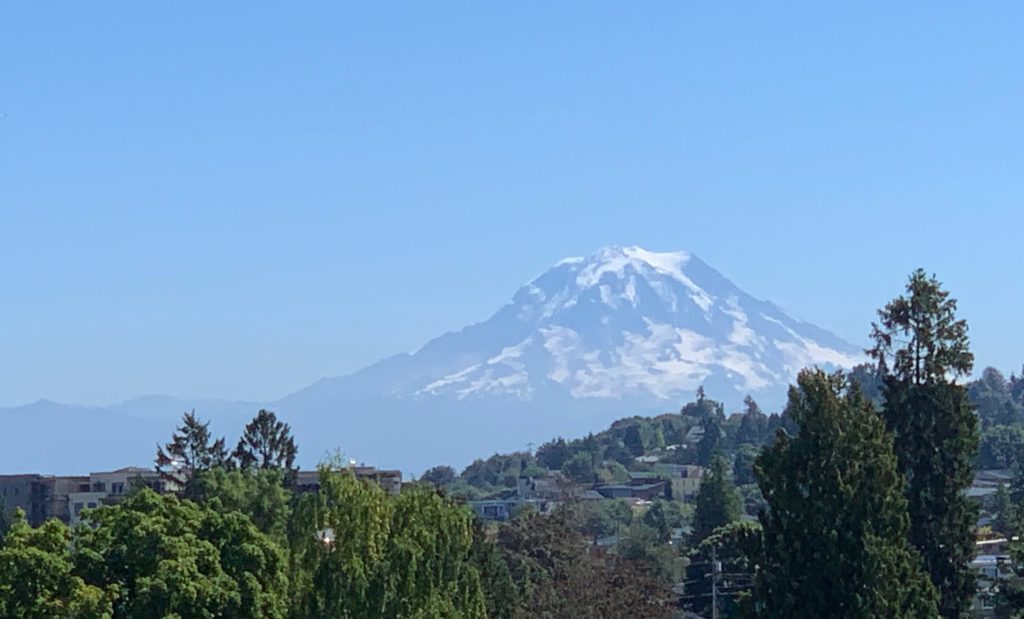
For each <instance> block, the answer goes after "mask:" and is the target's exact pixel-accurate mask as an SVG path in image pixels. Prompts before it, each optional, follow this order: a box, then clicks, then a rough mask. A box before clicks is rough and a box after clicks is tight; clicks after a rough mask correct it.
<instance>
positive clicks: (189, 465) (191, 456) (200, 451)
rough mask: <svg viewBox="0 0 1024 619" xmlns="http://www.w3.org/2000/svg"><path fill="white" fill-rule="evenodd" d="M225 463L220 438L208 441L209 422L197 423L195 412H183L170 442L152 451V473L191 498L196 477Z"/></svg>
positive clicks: (224, 449) (226, 454)
mask: <svg viewBox="0 0 1024 619" xmlns="http://www.w3.org/2000/svg"><path fill="white" fill-rule="evenodd" d="M211 441H212V442H211ZM228 463H229V458H228V453H227V448H226V447H225V446H224V439H223V438H219V439H217V440H212V437H211V435H210V422H209V421H207V422H206V423H203V422H201V421H200V420H199V418H198V417H196V412H195V411H192V412H189V413H185V414H184V415H183V416H182V424H181V425H180V426H178V428H177V430H176V431H175V432H174V434H173V435H172V436H171V442H170V443H167V444H166V445H164V446H163V447H157V450H156V470H157V471H159V472H160V475H161V476H162V477H163V478H164V480H165V481H166V482H167V483H168V485H169V486H170V487H171V489H172V490H176V491H178V492H180V493H182V495H183V496H186V497H190V496H193V493H194V489H193V487H192V485H193V484H192V483H191V482H192V480H193V479H194V478H195V476H196V475H198V474H200V473H202V472H203V471H207V470H210V469H212V468H215V467H220V466H225V465H227V464H228Z"/></svg>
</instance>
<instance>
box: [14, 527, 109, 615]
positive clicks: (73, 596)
mask: <svg viewBox="0 0 1024 619" xmlns="http://www.w3.org/2000/svg"><path fill="white" fill-rule="evenodd" d="M70 541H71V537H70V533H69V531H68V529H67V527H65V526H64V525H63V524H61V523H60V522H58V521H57V520H49V521H47V522H46V523H45V524H43V525H42V526H40V527H39V528H37V529H33V528H31V527H30V526H29V525H28V523H26V522H25V514H24V512H22V511H21V510H17V512H16V513H15V517H14V519H13V522H12V524H11V527H10V531H9V533H8V535H7V537H6V538H5V540H4V544H3V546H0V617H9V618H11V619H67V618H72V619H86V618H90V619H91V618H97V619H98V618H100V617H104V616H110V612H111V606H110V599H109V596H108V595H107V592H105V591H103V590H102V589H100V588H98V587H94V586H91V585H88V584H86V583H85V581H84V580H83V579H82V578H80V577H79V576H76V575H75V574H74V573H73V569H74V566H73V563H72V559H71V555H70V553H69V547H70Z"/></svg>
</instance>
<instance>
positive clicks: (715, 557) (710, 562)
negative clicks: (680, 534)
mask: <svg viewBox="0 0 1024 619" xmlns="http://www.w3.org/2000/svg"><path fill="white" fill-rule="evenodd" d="M760 548H761V526H760V525H759V524H758V523H756V522H734V523H732V524H728V525H726V526H724V527H720V528H718V529H716V530H715V531H714V532H713V533H712V534H711V535H709V536H708V537H707V538H706V539H705V540H704V541H702V542H701V543H700V544H699V545H698V546H697V547H696V548H694V549H693V551H692V552H690V563H689V565H688V566H687V568H686V583H685V588H684V592H683V596H682V606H683V608H685V609H686V610H689V611H691V612H694V613H697V614H698V615H700V616H702V617H711V616H712V614H713V613H712V608H711V605H712V595H711V586H712V578H713V577H715V576H714V574H713V568H714V563H715V562H717V563H718V564H719V565H720V566H721V569H720V571H719V573H718V575H717V582H716V590H717V594H718V595H717V598H718V616H719V617H723V618H729V619H732V618H739V617H748V616H753V613H752V612H751V607H752V604H751V600H750V596H751V591H752V588H753V584H754V570H755V565H756V564H757V562H758V561H759V557H760V555H761V552H760Z"/></svg>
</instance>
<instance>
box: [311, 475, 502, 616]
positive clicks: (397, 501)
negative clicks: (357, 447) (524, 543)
mask: <svg viewBox="0 0 1024 619" xmlns="http://www.w3.org/2000/svg"><path fill="white" fill-rule="evenodd" d="M473 544H474V533H473V520H472V515H471V514H470V513H469V511H468V510H465V509H464V508H461V507H458V506H457V505H455V504H453V503H451V502H450V501H448V500H447V499H444V498H442V497H441V496H439V495H438V494H437V493H436V492H435V491H433V490H431V489H429V488H425V487H419V488H411V489H408V490H404V491H403V492H402V493H401V494H399V495H397V496H391V495H388V494H387V493H386V492H384V491H383V490H382V489H381V488H380V487H379V486H377V485H375V484H370V483H366V482H362V481H359V480H357V479H356V478H355V477H354V476H353V475H352V473H351V472H349V471H347V470H344V469H341V470H338V469H335V468H332V467H330V466H322V467H321V468H320V489H319V491H318V492H317V493H315V494H311V495H307V496H305V497H303V500H302V501H301V502H300V504H299V506H298V508H297V512H296V526H295V537H294V539H293V545H292V563H293V568H292V573H293V574H295V575H296V576H295V580H294V582H293V592H294V594H293V599H292V612H293V615H295V616H297V617H343V618H352V619H362V618H365V619H371V618H376V617H422V618H424V619H426V618H437V619H443V618H448V617H450V618H453V619H459V618H466V619H469V618H478V617H479V618H482V617H484V616H485V613H486V601H485V596H484V592H483V590H482V587H481V579H480V578H481V577H480V573H479V570H478V569H477V567H476V566H475V564H474V563H473V562H472V560H471V559H472V558H473V556H474V555H473V553H474V550H473V548H474V546H473Z"/></svg>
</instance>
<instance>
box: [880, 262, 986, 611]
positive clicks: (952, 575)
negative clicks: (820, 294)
mask: <svg viewBox="0 0 1024 619" xmlns="http://www.w3.org/2000/svg"><path fill="white" fill-rule="evenodd" d="M878 316H879V322H878V323H876V324H874V325H873V330H872V339H874V341H875V346H874V348H872V349H870V350H869V351H867V352H868V354H870V355H871V356H872V357H874V359H875V360H876V361H877V362H878V367H879V370H880V371H881V372H882V373H883V374H884V381H885V386H884V387H883V390H882V393H883V397H884V400H885V402H884V405H883V407H882V415H883V417H884V418H885V422H886V425H887V426H888V428H889V430H890V431H891V432H892V434H893V436H894V441H895V443H894V444H895V451H896V456H897V458H898V459H899V466H900V471H901V472H902V473H903V474H904V475H905V476H906V479H907V485H906V496H907V503H908V508H909V512H910V538H909V539H910V542H911V544H912V545H913V546H914V547H915V548H917V549H918V550H919V551H920V553H921V556H922V558H923V559H924V565H925V569H926V570H927V571H928V573H929V575H930V576H931V580H932V582H933V583H934V584H935V587H936V588H937V589H938V591H939V595H940V602H939V611H940V613H941V615H942V616H943V617H947V618H958V617H964V616H966V615H967V613H968V612H969V610H968V609H969V606H970V602H971V598H972V596H973V595H974V591H975V578H974V574H973V572H972V571H971V569H970V567H969V563H970V561H971V559H972V558H973V552H974V526H975V523H976V522H977V517H978V514H977V508H976V506H975V505H974V504H973V503H972V502H971V501H970V499H968V498H967V497H966V496H965V494H964V491H965V490H966V489H967V488H968V487H970V485H971V481H972V478H973V463H974V459H975V455H976V453H977V450H978V421H977V418H976V416H975V415H974V413H973V411H972V410H971V407H970V405H969V404H968V398H967V390H966V389H965V388H964V387H963V386H962V385H959V384H957V382H956V379H957V378H959V377H962V376H965V375H967V374H969V373H970V371H971V368H972V367H973V365H974V356H973V355H972V354H971V352H970V349H969V347H968V339H967V323H966V322H965V321H964V320H961V319H958V318H957V316H956V300H955V299H951V298H950V297H949V293H948V292H946V291H945V290H943V289H942V285H941V284H940V283H939V281H938V280H937V279H936V278H935V277H934V276H932V277H928V276H927V275H926V274H925V272H924V271H923V270H921V269H918V270H917V271H915V272H914V273H912V274H911V276H910V279H909V281H908V283H907V287H906V296H903V295H901V296H899V297H897V298H896V299H893V300H892V301H891V302H890V303H889V304H888V305H886V306H885V307H884V308H882V309H881V310H879V312H878Z"/></svg>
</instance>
